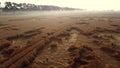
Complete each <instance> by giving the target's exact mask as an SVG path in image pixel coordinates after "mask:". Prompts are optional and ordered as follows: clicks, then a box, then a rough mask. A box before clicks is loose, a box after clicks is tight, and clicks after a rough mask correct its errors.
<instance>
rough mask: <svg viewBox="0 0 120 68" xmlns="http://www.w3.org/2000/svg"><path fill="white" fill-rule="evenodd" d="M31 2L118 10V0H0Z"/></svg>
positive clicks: (119, 2)
mask: <svg viewBox="0 0 120 68" xmlns="http://www.w3.org/2000/svg"><path fill="white" fill-rule="evenodd" d="M5 1H10V2H17V3H24V2H25V3H33V4H38V5H57V6H61V7H73V8H82V9H89V10H120V0H0V2H2V4H3V2H5Z"/></svg>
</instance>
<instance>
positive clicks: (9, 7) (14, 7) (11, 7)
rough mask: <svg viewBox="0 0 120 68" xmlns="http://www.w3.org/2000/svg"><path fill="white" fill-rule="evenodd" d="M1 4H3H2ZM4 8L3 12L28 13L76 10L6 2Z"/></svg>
mask: <svg viewBox="0 0 120 68" xmlns="http://www.w3.org/2000/svg"><path fill="white" fill-rule="evenodd" d="M0 4H1V2H0ZM4 5H5V6H4V7H2V10H3V11H19V10H23V11H24V10H28V11H35V10H41V11H45V10H47V11H50V10H75V9H74V8H68V7H58V6H51V5H35V4H30V3H15V2H5V3H4Z"/></svg>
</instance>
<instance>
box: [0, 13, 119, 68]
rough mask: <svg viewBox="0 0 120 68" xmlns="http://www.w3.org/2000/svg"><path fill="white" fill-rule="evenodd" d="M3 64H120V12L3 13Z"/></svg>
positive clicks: (111, 67)
mask: <svg viewBox="0 0 120 68" xmlns="http://www.w3.org/2000/svg"><path fill="white" fill-rule="evenodd" d="M0 68H120V13H119V12H83V11H80V12H79V11H73V12H70V11H66V12H28V13H25V14H7V15H0Z"/></svg>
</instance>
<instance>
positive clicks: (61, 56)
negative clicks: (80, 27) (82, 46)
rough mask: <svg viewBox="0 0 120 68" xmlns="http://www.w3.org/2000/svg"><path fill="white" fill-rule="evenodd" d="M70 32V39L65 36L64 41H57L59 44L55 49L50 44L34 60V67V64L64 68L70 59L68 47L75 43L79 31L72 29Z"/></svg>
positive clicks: (43, 66) (44, 67)
mask: <svg viewBox="0 0 120 68" xmlns="http://www.w3.org/2000/svg"><path fill="white" fill-rule="evenodd" d="M69 34H70V36H69V37H68V39H65V37H63V38H62V39H63V40H62V41H61V42H62V43H59V42H60V41H58V42H57V43H58V45H57V48H56V49H55V50H54V51H53V50H52V49H51V47H50V46H49V44H48V45H47V47H45V48H44V50H43V51H42V52H41V53H40V54H39V55H38V57H37V58H36V59H35V61H34V62H33V68H34V65H36V66H38V67H42V68H50V67H54V68H64V67H65V66H66V65H67V63H68V61H69V52H68V50H67V49H68V48H69V46H70V45H75V43H76V41H77V36H78V32H76V31H74V30H72V31H71V32H70V33H69ZM52 42H55V41H52Z"/></svg>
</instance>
